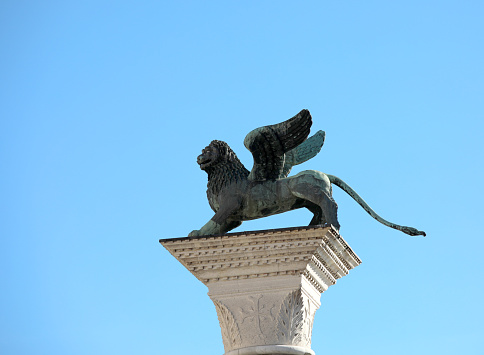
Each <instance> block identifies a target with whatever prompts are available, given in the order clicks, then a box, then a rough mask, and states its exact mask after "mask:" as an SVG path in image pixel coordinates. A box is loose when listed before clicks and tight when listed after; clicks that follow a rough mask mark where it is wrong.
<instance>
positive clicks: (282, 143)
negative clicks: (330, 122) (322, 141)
mask: <svg viewBox="0 0 484 355" xmlns="http://www.w3.org/2000/svg"><path fill="white" fill-rule="evenodd" d="M311 125H312V120H311V114H310V113H309V111H308V110H302V111H301V112H299V113H298V114H297V115H296V116H294V117H292V118H290V119H288V120H287V121H284V122H282V123H278V124H275V125H270V126H264V127H260V128H256V129H254V130H253V131H251V132H250V133H249V134H248V135H247V136H246V137H245V140H244V145H245V147H246V148H247V149H248V150H249V151H250V152H251V153H252V156H253V157H254V166H253V167H252V171H251V172H250V174H249V180H251V181H265V180H276V179H278V178H280V177H281V176H282V175H283V171H284V160H285V153H286V152H289V151H291V150H292V149H294V148H296V147H297V146H299V145H300V144H301V143H303V142H304V141H305V140H306V138H307V137H308V135H309V131H310V129H311Z"/></svg>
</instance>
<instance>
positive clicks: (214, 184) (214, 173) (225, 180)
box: [197, 140, 249, 210]
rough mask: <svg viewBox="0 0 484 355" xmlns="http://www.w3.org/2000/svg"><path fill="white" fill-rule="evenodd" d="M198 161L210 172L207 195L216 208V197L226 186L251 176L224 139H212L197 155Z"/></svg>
mask: <svg viewBox="0 0 484 355" xmlns="http://www.w3.org/2000/svg"><path fill="white" fill-rule="evenodd" d="M197 163H198V164H199V165H200V169H202V170H204V171H205V172H206V173H207V174H208V185H207V188H208V189H207V195H208V200H209V201H210V206H211V207H212V209H214V210H216V208H214V199H215V198H216V196H217V195H218V194H219V192H220V191H221V190H222V189H223V188H224V187H226V186H229V185H230V184H232V183H239V182H242V181H246V180H247V177H248V176H249V171H248V170H247V169H246V168H245V167H244V165H243V164H242V163H241V162H240V160H239V158H237V155H236V154H235V153H234V151H233V150H232V149H231V148H230V147H229V145H228V144H227V143H225V142H223V141H217V140H214V141H212V142H211V143H210V144H209V145H208V146H207V147H205V148H204V149H203V150H202V154H200V155H199V156H198V157H197Z"/></svg>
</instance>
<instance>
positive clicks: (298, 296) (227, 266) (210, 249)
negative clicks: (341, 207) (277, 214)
mask: <svg viewBox="0 0 484 355" xmlns="http://www.w3.org/2000/svg"><path fill="white" fill-rule="evenodd" d="M160 243H161V244H162V245H163V246H164V247H165V248H166V249H167V250H168V251H169V252H170V253H171V254H172V255H173V256H174V257H175V258H176V259H177V260H178V261H179V262H181V263H182V264H183V265H184V266H185V267H186V268H187V269H188V270H189V271H190V272H191V273H192V274H193V275H194V276H195V277H196V278H197V279H199V280H200V281H201V282H203V283H204V284H205V285H206V286H207V287H208V290H209V292H208V295H209V297H210V298H211V299H212V301H213V303H214V304H215V308H216V310H217V315H218V319H219V322H220V327H221V329H222V339H223V343H224V348H225V355H255V354H259V355H260V354H267V355H269V354H292V355H314V352H313V351H312V350H311V332H312V327H313V319H314V314H315V312H316V310H317V309H318V308H319V306H320V305H321V303H320V296H321V293H323V292H324V291H326V290H327V289H328V287H329V286H331V285H334V284H335V283H336V280H337V279H339V278H341V277H343V276H345V275H347V274H348V272H349V270H351V269H353V268H354V267H356V266H358V265H359V264H361V260H360V259H359V258H358V256H357V255H356V254H355V253H354V252H353V250H351V248H350V247H349V246H348V244H346V242H345V241H344V240H343V238H342V237H341V236H340V235H339V234H338V232H337V231H336V230H334V229H333V228H332V227H322V226H311V227H297V228H286V229H274V230H264V231H253V232H241V233H231V234H226V235H220V236H203V237H186V238H175V239H161V240H160Z"/></svg>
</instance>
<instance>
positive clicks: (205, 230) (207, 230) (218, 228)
mask: <svg viewBox="0 0 484 355" xmlns="http://www.w3.org/2000/svg"><path fill="white" fill-rule="evenodd" d="M241 224H242V222H240V221H224V222H223V223H222V224H219V223H217V222H215V221H213V220H212V219H211V220H210V221H208V222H207V223H206V224H205V225H204V226H203V227H202V228H200V229H199V230H194V231H192V232H190V234H188V236H189V237H200V236H202V235H214V234H225V233H227V232H228V231H230V230H232V229H234V228H237V227H238V226H240V225H241Z"/></svg>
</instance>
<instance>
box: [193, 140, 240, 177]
mask: <svg viewBox="0 0 484 355" xmlns="http://www.w3.org/2000/svg"><path fill="white" fill-rule="evenodd" d="M197 163H198V165H200V169H202V170H205V171H207V170H211V168H215V167H216V166H217V165H219V164H224V163H229V164H230V163H235V164H237V163H238V164H240V165H242V163H241V162H240V160H239V158H237V155H235V153H234V151H233V150H232V148H230V147H229V145H228V144H227V143H225V142H223V141H217V140H214V141H212V142H211V143H210V144H209V145H208V146H206V147H205V148H204V149H203V150H202V154H200V155H199V156H198V157H197ZM244 169H245V168H244Z"/></svg>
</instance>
